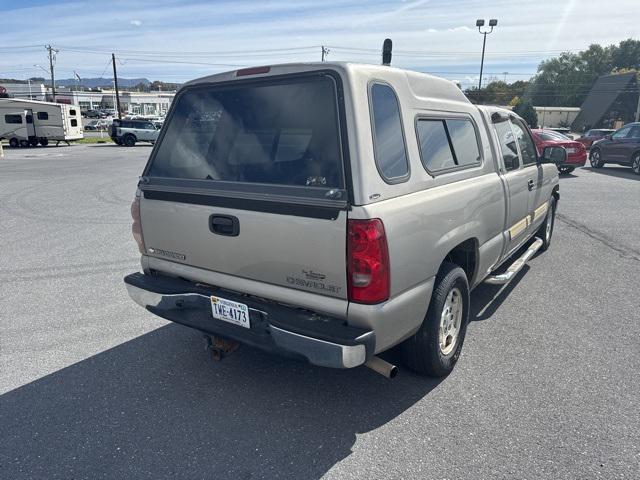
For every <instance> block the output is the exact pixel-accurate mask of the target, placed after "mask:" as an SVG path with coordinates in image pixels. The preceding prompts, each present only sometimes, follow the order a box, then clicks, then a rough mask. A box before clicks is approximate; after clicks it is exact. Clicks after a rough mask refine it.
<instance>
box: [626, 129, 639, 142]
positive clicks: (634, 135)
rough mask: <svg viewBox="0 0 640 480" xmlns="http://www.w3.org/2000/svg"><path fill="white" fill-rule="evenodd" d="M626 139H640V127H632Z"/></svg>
mask: <svg viewBox="0 0 640 480" xmlns="http://www.w3.org/2000/svg"><path fill="white" fill-rule="evenodd" d="M627 138H633V139H637V138H640V127H633V128H632V129H631V132H630V133H629V135H627Z"/></svg>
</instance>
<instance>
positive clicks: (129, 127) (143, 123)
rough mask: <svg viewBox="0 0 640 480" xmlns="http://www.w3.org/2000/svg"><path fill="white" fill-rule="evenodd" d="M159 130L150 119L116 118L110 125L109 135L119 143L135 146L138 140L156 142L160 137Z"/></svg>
mask: <svg viewBox="0 0 640 480" xmlns="http://www.w3.org/2000/svg"><path fill="white" fill-rule="evenodd" d="M159 133H160V130H158V129H157V128H156V127H155V125H154V124H153V123H151V122H150V121H148V120H118V119H114V120H113V122H111V125H110V127H109V136H110V137H111V139H112V140H113V141H114V142H115V143H117V144H118V145H124V146H127V147H133V146H134V145H135V144H136V142H149V143H151V144H154V143H155V141H156V140H157V139H158V134H159Z"/></svg>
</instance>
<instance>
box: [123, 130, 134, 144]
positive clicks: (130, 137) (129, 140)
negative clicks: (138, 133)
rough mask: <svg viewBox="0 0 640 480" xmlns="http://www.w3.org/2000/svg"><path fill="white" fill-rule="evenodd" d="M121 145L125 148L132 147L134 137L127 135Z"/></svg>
mask: <svg viewBox="0 0 640 480" xmlns="http://www.w3.org/2000/svg"><path fill="white" fill-rule="evenodd" d="M123 143H124V145H125V146H127V147H133V146H134V145H135V144H136V137H134V136H133V135H131V134H130V133H128V134H127V135H125V136H124V139H123Z"/></svg>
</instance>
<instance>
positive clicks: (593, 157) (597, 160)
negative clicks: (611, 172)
mask: <svg viewBox="0 0 640 480" xmlns="http://www.w3.org/2000/svg"><path fill="white" fill-rule="evenodd" d="M589 161H590V162H591V166H592V167H593V168H602V167H603V166H604V161H603V160H602V152H600V149H599V148H594V149H593V150H591V152H590V153H589Z"/></svg>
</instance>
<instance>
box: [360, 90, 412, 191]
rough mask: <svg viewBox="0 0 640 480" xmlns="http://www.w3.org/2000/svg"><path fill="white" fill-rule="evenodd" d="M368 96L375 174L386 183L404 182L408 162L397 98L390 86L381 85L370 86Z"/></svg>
mask: <svg viewBox="0 0 640 480" xmlns="http://www.w3.org/2000/svg"><path fill="white" fill-rule="evenodd" d="M369 94H370V97H371V98H370V102H371V123H372V124H373V148H374V154H375V161H376V164H377V166H378V170H379V171H380V174H381V175H382V177H383V178H384V179H385V180H386V181H387V182H388V183H398V182H401V181H404V180H406V179H407V178H408V176H409V162H408V160H407V151H406V146H405V142H404V133H403V131H402V120H401V119H400V106H399V105H398V99H397V97H396V94H395V92H394V91H393V90H392V89H391V87H390V86H389V85H384V84H381V83H374V84H373V85H371V90H370V93H369Z"/></svg>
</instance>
